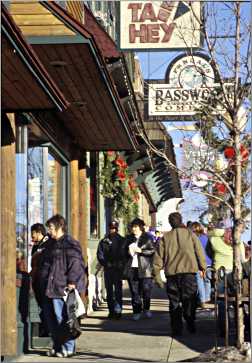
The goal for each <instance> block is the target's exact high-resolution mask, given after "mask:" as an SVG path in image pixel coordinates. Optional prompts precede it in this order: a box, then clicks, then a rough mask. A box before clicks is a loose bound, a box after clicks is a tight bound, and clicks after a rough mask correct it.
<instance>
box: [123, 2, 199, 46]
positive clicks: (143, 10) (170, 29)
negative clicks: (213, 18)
mask: <svg viewBox="0 0 252 363" xmlns="http://www.w3.org/2000/svg"><path fill="white" fill-rule="evenodd" d="M189 3H191V7H190V5H189ZM200 13H201V3H200V2H199V1H192V2H189V1H149V2H148V1H120V44H119V47H120V49H121V50H137V51H141V50H167V49H169V50H181V49H182V50H184V49H188V47H189V48H192V49H195V48H199V47H201V44H202V39H201V34H200V29H199V23H198V21H197V18H198V19H200Z"/></svg>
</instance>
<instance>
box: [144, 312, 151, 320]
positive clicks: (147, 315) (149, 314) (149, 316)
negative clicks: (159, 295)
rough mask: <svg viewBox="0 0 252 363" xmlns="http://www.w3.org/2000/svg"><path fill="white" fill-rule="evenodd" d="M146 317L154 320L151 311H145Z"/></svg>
mask: <svg viewBox="0 0 252 363" xmlns="http://www.w3.org/2000/svg"><path fill="white" fill-rule="evenodd" d="M144 315H145V317H146V318H147V319H151V318H152V312H151V311H150V310H145V312H144Z"/></svg>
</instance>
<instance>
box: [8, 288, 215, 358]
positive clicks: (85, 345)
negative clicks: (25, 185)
mask: <svg viewBox="0 0 252 363" xmlns="http://www.w3.org/2000/svg"><path fill="white" fill-rule="evenodd" d="M154 297H155V298H153V299H152V304H151V310H152V312H153V317H152V319H144V318H143V319H141V320H139V321H133V320H132V309H131V306H130V299H129V298H125V299H124V302H125V304H124V311H123V315H122V318H121V319H120V320H108V319H107V318H106V317H107V315H108V311H107V309H106V305H105V304H104V305H103V306H102V307H101V308H99V310H98V311H96V312H94V313H93V314H92V315H91V316H89V317H88V318H86V319H85V320H84V324H83V333H82V335H81V337H80V338H79V339H78V343H77V354H76V356H75V357H72V358H68V359H67V358H65V359H63V360H64V361H65V362H81V361H82V362H83V361H85V362H114V363H116V362H132V363H133V362H177V361H187V360H189V359H191V358H194V357H196V356H198V355H199V354H200V353H202V352H204V351H206V350H208V349H210V348H212V347H213V346H214V342H215V338H214V329H215V322H214V311H213V309H207V310H197V323H196V326H197V332H196V334H190V333H188V332H187V331H186V329H184V333H183V336H182V337H181V338H179V339H173V338H172V337H171V335H170V333H171V330H170V324H169V314H168V301H167V298H166V293H165V291H163V290H156V289H155V291H154ZM43 354H45V352H43V351H32V352H31V354H28V355H25V356H22V357H19V358H18V359H17V360H15V361H16V362H56V361H62V358H48V357H46V356H45V355H43Z"/></svg>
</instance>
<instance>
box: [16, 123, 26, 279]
mask: <svg viewBox="0 0 252 363" xmlns="http://www.w3.org/2000/svg"><path fill="white" fill-rule="evenodd" d="M16 267H17V272H18V273H19V272H23V271H27V127H26V126H18V127H17V128H16Z"/></svg>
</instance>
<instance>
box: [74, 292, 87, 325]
mask: <svg viewBox="0 0 252 363" xmlns="http://www.w3.org/2000/svg"><path fill="white" fill-rule="evenodd" d="M74 293H75V298H76V310H75V316H76V318H80V317H81V316H83V315H85V312H86V310H85V305H84V304H83V301H82V299H81V297H80V294H79V292H78V290H76V289H74Z"/></svg>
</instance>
